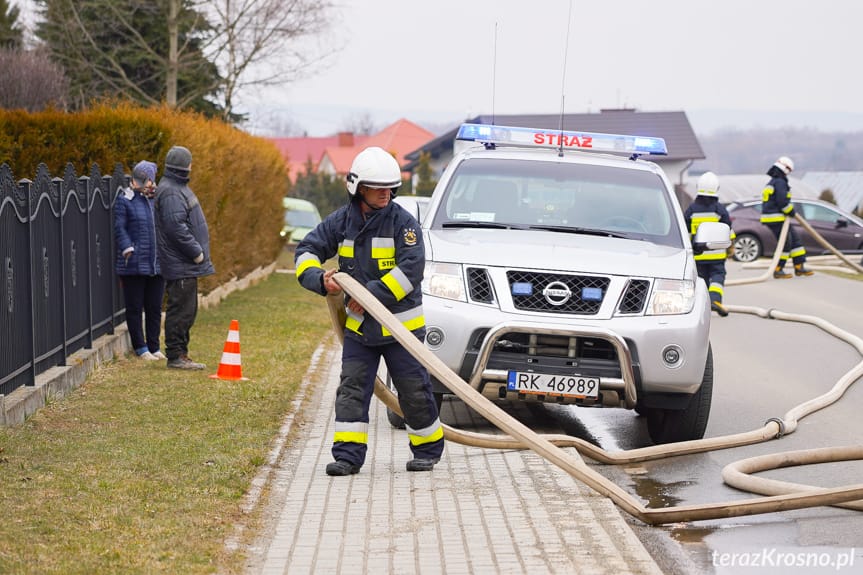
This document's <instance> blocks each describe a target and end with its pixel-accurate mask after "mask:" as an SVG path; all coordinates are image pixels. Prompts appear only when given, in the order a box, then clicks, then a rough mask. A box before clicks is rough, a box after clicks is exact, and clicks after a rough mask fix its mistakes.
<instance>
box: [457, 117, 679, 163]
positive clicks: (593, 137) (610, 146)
mask: <svg viewBox="0 0 863 575" xmlns="http://www.w3.org/2000/svg"><path fill="white" fill-rule="evenodd" d="M456 139H457V140H466V141H471V142H478V143H482V144H495V145H499V146H520V147H532V148H554V149H559V148H563V149H565V150H582V151H588V152H606V153H614V154H653V155H662V156H664V155H667V154H668V150H667V149H666V147H665V140H664V139H662V138H651V137H648V136H624V135H622V134H597V133H593V132H573V131H569V130H545V129H539V128H517V127H512V126H493V125H489V124H462V125H461V127H459V129H458V134H457V135H456Z"/></svg>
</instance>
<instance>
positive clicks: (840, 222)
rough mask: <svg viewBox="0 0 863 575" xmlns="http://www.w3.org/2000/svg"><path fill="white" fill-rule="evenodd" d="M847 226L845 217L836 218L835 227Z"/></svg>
mask: <svg viewBox="0 0 863 575" xmlns="http://www.w3.org/2000/svg"><path fill="white" fill-rule="evenodd" d="M847 227H848V220H846V219H845V218H839V219H837V220H836V228H837V229H840V228H847Z"/></svg>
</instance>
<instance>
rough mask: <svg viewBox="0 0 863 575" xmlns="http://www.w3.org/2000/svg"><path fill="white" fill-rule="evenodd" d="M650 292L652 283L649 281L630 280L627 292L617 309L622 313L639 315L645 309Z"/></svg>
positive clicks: (624, 293)
mask: <svg viewBox="0 0 863 575" xmlns="http://www.w3.org/2000/svg"><path fill="white" fill-rule="evenodd" d="M649 291H650V282H649V281H647V280H629V284H627V286H626V291H624V292H623V298H622V299H621V300H620V305H619V306H617V309H618V311H619V312H620V313H639V312H641V310H642V309H643V308H644V302H645V301H646V300H647V294H648V292H649Z"/></svg>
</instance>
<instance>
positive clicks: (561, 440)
mask: <svg viewBox="0 0 863 575" xmlns="http://www.w3.org/2000/svg"><path fill="white" fill-rule="evenodd" d="M786 231H787V225H786V228H783V232H786ZM780 245H782V244H780ZM333 279H334V280H335V281H336V282H337V283H338V284H339V286H341V287H342V289H344V290H345V291H346V292H347V293H348V294H349V295H350V296H351V297H352V298H353V299H355V300H356V301H357V302H358V303H359V304H360V305H362V306H363V308H364V309H365V311H366V313H370V314H371V315H372V316H374V317H375V319H377V320H378V321H379V322H380V323H381V325H383V326H384V327H385V328H386V329H387V330H389V331H390V333H392V334H393V337H394V338H395V339H396V340H397V341H398V342H399V343H401V344H402V345H403V346H404V347H405V348H406V349H407V350H408V351H409V352H410V353H411V354H412V355H414V357H416V358H417V359H418V360H419V361H420V362H421V363H422V364H423V365H424V366H425V367H426V368H427V369H428V370H429V372H430V373H431V374H432V375H433V376H434V377H435V378H437V379H438V380H439V381H440V382H442V383H443V384H444V385H445V386H446V387H447V388H448V389H449V390H450V391H452V392H453V393H454V394H456V395H457V396H458V397H459V398H460V399H461V400H462V401H464V402H465V403H466V404H467V405H468V406H469V407H471V408H472V409H473V410H474V411H476V412H477V413H479V414H480V415H481V416H483V417H484V418H485V419H487V420H488V421H489V422H491V423H492V424H493V425H495V426H496V427H497V428H498V429H500V430H502V431H504V432H505V433H507V434H509V437H503V438H501V437H499V436H495V435H486V434H478V433H468V432H464V431H460V430H457V429H454V428H452V427H450V426H445V429H444V434H445V437H446V438H447V439H448V440H450V441H456V442H458V443H463V444H465V445H473V446H479V447H492V448H495V447H498V448H508V449H519V448H520V449H524V448H527V449H531V450H533V451H534V452H536V453H537V454H539V455H541V456H542V457H544V458H545V459H547V460H548V461H549V462H551V463H553V464H555V465H557V466H558V467H560V468H561V469H563V470H564V471H566V472H567V473H569V474H570V475H572V476H573V477H575V478H576V479H578V480H579V481H581V482H583V483H584V484H586V485H587V486H589V487H591V488H592V489H594V490H596V491H597V492H599V493H601V494H602V495H605V496H606V497H609V498H610V499H612V501H614V503H615V504H616V505H617V506H618V507H620V508H621V509H623V510H624V511H626V512H627V513H629V514H630V515H632V516H633V517H636V518H637V519H639V520H641V521H643V522H645V523H648V524H651V525H656V524H666V523H674V522H679V521H699V520H706V519H717V518H723V517H738V516H744V515H753V514H758V513H772V512H776V511H784V510H790V509H801V508H806V507H814V506H820V505H835V504H839V503H846V502H849V501H854V500H857V499H863V484H856V485H851V486H846V487H841V488H830V489H826V488H815V487H808V488H806V489H801V490H795V491H794V492H792V493H781V494H775V495H770V496H767V497H760V498H755V499H747V500H742V501H731V502H721V503H713V504H707V505H698V506H679V507H669V508H663V509H648V508H646V507H645V506H644V505H642V503H641V502H640V501H638V500H637V499H635V498H634V497H633V496H632V495H630V494H629V493H627V492H626V491H625V490H623V489H622V488H620V487H619V486H618V485H616V484H615V483H613V482H611V481H609V480H608V479H606V478H605V477H604V476H602V475H601V474H599V473H598V472H596V471H594V470H593V469H591V468H590V467H589V466H588V465H587V464H586V463H585V462H584V460H583V459H581V457H579V453H583V454H585V455H587V456H588V457H591V458H592V459H595V460H597V461H601V462H605V463H622V462H633V461H645V460H651V459H659V458H664V457H669V456H672V455H683V454H688V453H699V452H703V451H709V450H713V449H724V448H728V447H735V446H739V445H748V444H752V443H757V442H760V441H766V440H769V439H773V438H777V437H780V436H781V435H782V434H784V433H789V429H790V430H791V431H793V430H794V429H795V428H796V425H797V420H798V419H799V418H800V417H803V416H805V415H808V414H809V413H811V412H812V411H814V410H815V409H820V408H821V407H823V406H824V405H828V404H829V403H832V401H835V399H832V397H833V396H836V398H838V396H841V395H842V393H844V391H845V389H847V387H848V386H849V385H850V384H851V383H852V382H853V381H854V380H856V379H857V378H858V377H859V376H860V374H861V373H863V362H861V363H860V364H858V365H857V366H856V368H855V370H852V372H856V373H857V375H854V376H853V377H852V372H849V374H848V375H846V377H845V378H843V380H842V382H843V386H842V387H841V388H839V389H837V387H838V386H839V384H837V386H834V389H833V390H831V392H829V393H828V394H825V395H827V396H831V397H829V398H826V399H821V398H816V399H815V400H812V402H807V404H812V405H809V406H807V404H803V406H799V407H798V408H795V409H793V410H791V411H789V412H788V413H787V414H786V415H785V418H783V419H782V420H778V419H775V418H774V419H771V420H770V421H768V422H767V423H765V424H764V426H763V427H762V428H761V429H758V430H754V431H751V432H748V433H741V434H736V435H730V436H725V437H718V438H708V439H701V440H695V441H686V442H681V443H677V444H670V445H660V446H652V447H646V448H640V449H635V450H631V451H629V452H623V453H608V452H606V451H604V450H602V449H600V448H598V447H596V446H594V445H592V444H590V443H588V442H586V441H583V440H580V439H578V438H573V437H569V436H566V435H553V436H543V435H540V434H537V433H536V432H534V431H533V430H531V429H530V428H528V427H527V426H525V425H524V424H522V423H521V422H519V421H518V420H516V419H514V418H513V417H511V416H510V415H508V414H507V413H505V412H504V411H503V410H502V409H500V408H499V407H498V406H497V405H495V404H494V403H493V402H492V401H491V400H489V399H487V398H486V397H484V396H483V395H482V394H481V393H479V392H478V391H476V390H475V389H474V388H472V387H471V386H469V385H468V384H467V383H465V382H464V381H463V380H462V379H461V378H459V377H458V376H457V375H456V374H455V373H454V372H452V371H451V370H450V369H449V368H448V367H447V366H446V365H445V364H444V363H443V361H441V360H440V359H439V358H438V357H437V356H435V355H434V354H433V353H432V352H431V351H429V350H428V349H426V347H425V346H424V345H423V344H422V343H421V342H420V341H419V340H418V339H417V338H416V337H415V336H414V335H413V334H412V333H411V332H410V331H408V330H407V328H405V327H404V326H403V325H402V324H401V322H399V321H398V319H396V318H395V316H393V315H392V314H391V313H390V312H389V311H388V310H387V309H386V308H385V307H384V306H383V304H381V303H380V302H379V301H378V300H377V299H376V298H375V297H374V296H373V295H372V294H371V293H370V292H369V291H368V290H366V289H365V288H364V287H363V286H362V285H361V284H359V283H358V282H357V281H356V280H355V279H353V278H352V277H351V276H349V275H347V274H345V273H341V272H340V273H337V274H335V275H334V276H333ZM340 299H341V298H340V297H339V296H330V297H328V298H327V300H328V304H329V308H330V312H331V313H330V315H331V318H332V321H333V326H334V327H335V328H336V331H337V333H338V334H339V337H342V336H343V330H342V327H341V326H342V325H344V324H343V323H342V321H343V314H344V308H343V307H342V303H341V301H340ZM731 311H738V312H749V313H755V310H754V308H746V309H742V308H740V309H732V310H731ZM762 312H763V314H764V315H765V317H767V316H768V314H769V316H771V317H774V318H776V319H791V318H792V317H795V321H807V316H799V317H801V318H804V319H802V320H797V319H796V317H797V316H793V314H782V313H781V312H777V311H775V310H770V311H768V310H762ZM758 313H759V315H761V312H758ZM783 315H784V316H785V317H783ZM814 320H818V318H814ZM810 323H814V324H815V325H818V326H819V327H821V328H822V329H824V328H825V327H826V326H828V325H829V324H827V322H824V321H823V320H818V321H817V322H815V321H810ZM831 329H833V330H835V331H836V333H837V334H838V333H840V332H841V330H838V328H833V327H832V326H831ZM842 333H843V334H844V332H842ZM847 336H848V338H849V339H850V338H854V337H855V336H852V335H850V334H847ZM849 339H846V341H849ZM852 345H855V347H857V349H858V351H860V353H861V355H863V341H860V340H859V338H856V342H855V343H854V344H852ZM375 394H376V395H377V396H378V397H379V398H381V399H382V400H383V401H384V403H386V404H387V406H388V407H389V408H390V409H392V410H393V411H395V412H397V413H399V414H401V410H400V409H399V407H398V400H397V399H396V398H395V396H394V395H393V394H392V392H391V391H390V390H389V389H387V387H386V386H385V385H383V383H381V382H380V380H378V381H376V384H375ZM823 397H824V396H822V398H823ZM828 401H829V403H828ZM804 406H807V407H804ZM816 406H817V407H816ZM564 446H566V447H575V448H576V452H575V453H572V452H571V451H565V450H563V449H561V447H564ZM861 450H863V448H861ZM857 458H858V457H853V459H857ZM741 473H743V471H741Z"/></svg>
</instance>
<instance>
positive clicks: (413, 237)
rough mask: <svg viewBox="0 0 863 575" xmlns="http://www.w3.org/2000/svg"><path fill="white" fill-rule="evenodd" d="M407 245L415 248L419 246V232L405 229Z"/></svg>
mask: <svg viewBox="0 0 863 575" xmlns="http://www.w3.org/2000/svg"><path fill="white" fill-rule="evenodd" d="M404 237H405V245H408V246H415V245H416V244H417V232H416V230H415V229H413V228H405V236H404Z"/></svg>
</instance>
